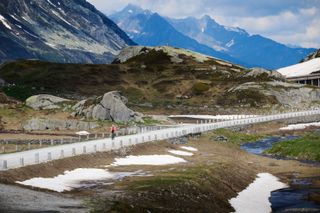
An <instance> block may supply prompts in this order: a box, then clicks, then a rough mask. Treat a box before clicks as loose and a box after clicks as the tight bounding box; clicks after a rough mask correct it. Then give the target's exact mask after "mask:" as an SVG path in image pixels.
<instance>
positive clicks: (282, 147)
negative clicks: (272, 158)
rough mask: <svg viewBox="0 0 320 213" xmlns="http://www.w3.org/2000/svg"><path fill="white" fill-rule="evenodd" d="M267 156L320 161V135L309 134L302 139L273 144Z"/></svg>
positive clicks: (316, 133) (317, 133)
mask: <svg viewBox="0 0 320 213" xmlns="http://www.w3.org/2000/svg"><path fill="white" fill-rule="evenodd" d="M266 153H267V154H273V155H279V156H286V157H292V158H297V159H300V160H314V161H320V133H319V132H315V133H309V134H307V135H306V136H304V137H302V138H298V139H295V140H290V141H285V142H281V143H277V144H275V145H274V146H273V147H272V148H271V149H269V150H267V151H266Z"/></svg>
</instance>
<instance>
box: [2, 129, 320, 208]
mask: <svg viewBox="0 0 320 213" xmlns="http://www.w3.org/2000/svg"><path fill="white" fill-rule="evenodd" d="M268 125H269V127H268V126H267V125H264V126H263V125H255V126H251V127H249V128H246V129H245V130H243V131H245V132H251V134H253V132H259V133H260V134H265V135H269V134H270V135H275V134H282V133H280V132H277V131H271V130H272V129H273V130H276V129H277V128H278V125H277V124H274V123H273V124H272V123H270V124H268ZM211 134H212V133H209V134H206V135H202V136H201V137H199V138H190V139H189V141H188V144H187V145H188V146H192V147H195V148H197V149H198V150H199V151H198V152H195V155H194V156H191V157H183V158H184V159H185V160H187V163H182V164H174V165H166V166H117V167H108V169H109V170H111V171H119V172H122V171H137V170H143V171H145V172H150V173H151V174H152V176H147V177H126V178H124V179H122V180H121V181H117V182H115V183H114V184H111V185H104V184H98V185H97V186H95V187H92V188H89V189H88V188H87V189H79V190H75V191H72V192H67V193H62V194H58V193H52V192H49V191H46V190H37V191H36V192H35V194H38V193H46V195H48V196H51V195H53V196H57V197H58V198H60V197H61V198H63V199H66V200H69V202H71V203H73V202H75V203H77V202H78V201H79V200H82V201H83V204H82V205H80V206H82V207H83V206H85V207H87V208H89V209H91V211H93V212H148V211H151V212H230V211H233V209H232V207H231V206H230V204H229V203H228V200H229V199H230V198H232V197H235V196H236V195H237V193H238V192H239V191H242V190H243V189H244V188H246V187H247V185H248V184H249V183H251V182H252V181H253V180H254V178H255V177H256V174H257V173H260V172H270V173H272V174H274V175H276V176H277V177H279V178H280V179H281V181H283V182H285V183H288V184H289V183H290V180H291V178H292V177H293V176H296V175H297V176H298V177H312V176H318V175H319V174H320V168H319V167H314V166H312V165H308V164H304V163H301V162H298V161H293V160H276V159H271V158H266V157H261V156H256V155H253V154H248V153H246V152H245V151H242V150H240V148H239V146H237V145H235V144H232V142H230V141H229V142H227V143H225V142H216V141H213V140H212V139H210V138H211V136H212V135H211ZM286 134H289V133H286ZM290 134H293V133H290ZM294 134H301V133H299V132H298V133H294ZM179 146H180V145H172V144H169V143H168V142H166V141H162V142H157V143H148V144H141V145H138V146H135V147H132V148H130V149H127V150H122V151H121V152H109V153H98V154H93V155H83V156H78V157H73V158H67V159H63V160H58V161H53V162H50V163H47V164H41V165H35V166H29V167H25V168H20V169H15V170H9V171H6V172H0V182H2V183H6V184H9V186H12V185H13V187H15V186H14V185H15V184H14V182H15V181H23V180H26V179H29V178H33V177H53V176H56V175H59V174H61V173H63V172H64V171H66V170H72V169H76V168H105V166H106V165H109V164H111V163H112V162H113V160H114V158H115V157H119V156H125V155H142V154H144V155H145V154H168V150H169V149H179ZM179 157H181V156H179ZM313 184H314V185H315V186H318V187H319V186H320V183H319V182H315V183H313ZM2 186H3V185H1V186H0V187H1V190H2V191H3V187H2ZM21 188H23V190H24V189H26V187H19V189H21ZM46 195H45V196H46ZM1 196H3V194H2V195H1ZM39 196H42V194H41V195H39ZM70 199H75V201H70ZM1 200H2V197H1ZM25 202H29V201H28V200H25V201H24V202H22V203H20V202H17V203H16V208H21V206H23V203H25ZM57 202H58V201H57ZM67 202H68V201H67ZM58 206H59V205H58ZM76 206H77V205H76ZM38 207H39V209H38V210H42V209H41V208H42V207H41V206H38ZM82 210H83V209H82ZM57 211H58V212H59V211H61V212H65V211H63V210H61V208H60V207H57ZM84 211H87V209H86V210H84Z"/></svg>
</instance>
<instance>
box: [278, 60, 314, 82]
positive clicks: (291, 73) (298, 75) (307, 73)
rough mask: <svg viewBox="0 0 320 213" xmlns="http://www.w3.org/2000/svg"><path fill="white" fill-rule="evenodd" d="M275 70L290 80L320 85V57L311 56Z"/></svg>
mask: <svg viewBox="0 0 320 213" xmlns="http://www.w3.org/2000/svg"><path fill="white" fill-rule="evenodd" d="M277 71H278V72H279V73H281V74H282V75H283V76H284V77H285V78H286V79H287V80H288V81H290V82H296V83H299V84H309V85H314V86H319V87H320V58H313V59H310V60H308V61H304V62H302V63H299V64H295V65H292V66H288V67H284V68H280V69H278V70H277Z"/></svg>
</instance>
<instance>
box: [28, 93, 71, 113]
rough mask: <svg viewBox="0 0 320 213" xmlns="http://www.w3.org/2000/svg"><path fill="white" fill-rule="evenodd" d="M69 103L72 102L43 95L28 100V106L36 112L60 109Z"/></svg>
mask: <svg viewBox="0 0 320 213" xmlns="http://www.w3.org/2000/svg"><path fill="white" fill-rule="evenodd" d="M68 102H70V100H68V99H64V98H60V97H56V96H53V95H46V94H42V95H34V96H31V97H29V98H28V99H27V100H26V105H27V106H28V107H31V108H32V109H34V110H42V109H60V108H61V107H63V106H64V105H67V103H68Z"/></svg>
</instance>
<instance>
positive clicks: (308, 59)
mask: <svg viewBox="0 0 320 213" xmlns="http://www.w3.org/2000/svg"><path fill="white" fill-rule="evenodd" d="M314 58H320V49H318V50H317V51H315V52H314V53H311V54H310V55H308V56H307V57H306V58H305V59H303V60H302V61H301V62H306V61H310V60H312V59H314Z"/></svg>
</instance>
